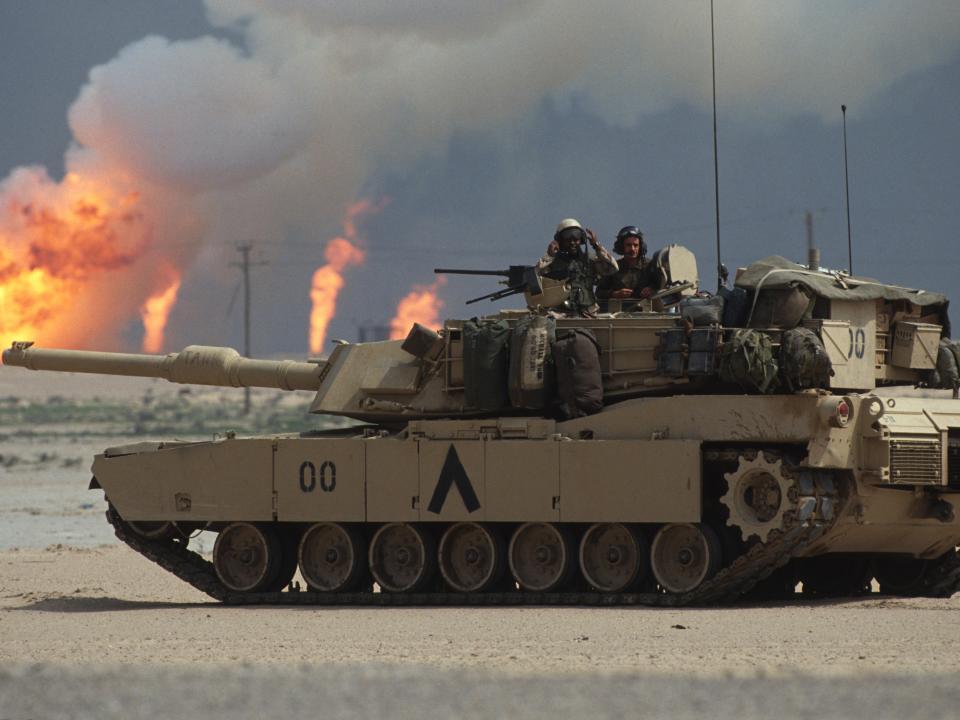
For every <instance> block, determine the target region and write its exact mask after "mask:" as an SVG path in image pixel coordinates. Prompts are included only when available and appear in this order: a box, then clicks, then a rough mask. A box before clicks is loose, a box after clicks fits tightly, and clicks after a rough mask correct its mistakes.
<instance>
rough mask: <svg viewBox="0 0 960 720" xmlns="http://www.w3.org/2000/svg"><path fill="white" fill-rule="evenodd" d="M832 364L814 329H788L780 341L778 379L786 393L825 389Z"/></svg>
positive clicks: (828, 383) (831, 370)
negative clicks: (781, 381) (807, 389)
mask: <svg viewBox="0 0 960 720" xmlns="http://www.w3.org/2000/svg"><path fill="white" fill-rule="evenodd" d="M832 374H833V364H832V363H831V362H830V356H829V355H827V350H826V348H824V346H823V342H822V341H821V340H820V338H819V337H817V334H816V333H815V332H813V330H809V329H807V328H794V329H793V330H787V331H786V332H785V333H784V334H783V337H782V339H781V340H780V378H781V380H783V384H784V385H785V386H786V388H787V390H789V391H791V392H793V391H796V390H803V389H804V388H826V387H828V386H829V385H830V376H831V375H832Z"/></svg>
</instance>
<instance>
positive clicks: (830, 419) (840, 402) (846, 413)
mask: <svg viewBox="0 0 960 720" xmlns="http://www.w3.org/2000/svg"><path fill="white" fill-rule="evenodd" d="M820 417H821V418H822V419H823V420H824V421H825V422H827V423H829V424H830V425H832V426H833V427H840V428H842V427H847V425H849V424H850V421H851V420H853V401H852V400H851V399H850V398H848V397H831V398H828V399H827V400H826V401H825V402H824V403H823V405H821V406H820Z"/></svg>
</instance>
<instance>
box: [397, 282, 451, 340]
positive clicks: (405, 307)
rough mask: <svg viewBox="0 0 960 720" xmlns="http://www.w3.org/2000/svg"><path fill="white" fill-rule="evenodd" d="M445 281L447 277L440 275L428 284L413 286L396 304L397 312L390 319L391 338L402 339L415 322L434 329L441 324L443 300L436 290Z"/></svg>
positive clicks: (444, 283)
mask: <svg viewBox="0 0 960 720" xmlns="http://www.w3.org/2000/svg"><path fill="white" fill-rule="evenodd" d="M446 283H447V279H446V278H445V277H442V276H441V277H438V278H437V279H436V280H435V281H434V282H433V283H432V284H430V285H414V286H413V290H411V291H410V292H409V293H408V294H407V295H406V296H405V297H404V298H403V299H402V300H401V301H400V304H399V305H397V314H396V316H395V317H394V318H393V320H391V321H390V339H391V340H403V339H404V338H405V337H406V336H407V333H408V332H410V328H411V327H413V324H414V323H415V322H418V323H420V324H421V325H424V326H426V327H428V328H434V329H435V328H439V327H440V326H441V325H443V323H442V322H441V320H440V311H441V310H442V309H443V300H441V299H440V297H439V296H438V295H437V291H438V290H439V289H440V288H441V287H443V286H444V285H446Z"/></svg>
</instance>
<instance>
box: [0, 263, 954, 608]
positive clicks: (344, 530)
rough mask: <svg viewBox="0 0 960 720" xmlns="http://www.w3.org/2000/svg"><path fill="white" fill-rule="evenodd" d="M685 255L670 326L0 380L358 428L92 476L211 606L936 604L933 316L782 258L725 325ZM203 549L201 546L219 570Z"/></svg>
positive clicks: (218, 356) (509, 329)
mask: <svg viewBox="0 0 960 720" xmlns="http://www.w3.org/2000/svg"><path fill="white" fill-rule="evenodd" d="M685 252H686V251H683V250H682V248H681V249H677V250H674V251H673V253H674V255H675V256H676V257H675V262H674V263H673V264H672V265H673V267H674V269H675V270H676V269H677V268H680V267H684V266H686V267H687V268H688V271H687V272H686V273H685V276H684V277H676V275H678V274H679V271H677V272H671V270H670V263H664V267H665V268H666V269H665V271H664V274H663V278H662V286H663V290H662V291H661V293H658V295H661V303H663V302H666V304H668V305H669V304H670V303H676V301H678V300H679V303H677V304H676V306H675V307H673V308H666V309H663V310H660V311H652V310H650V309H649V307H648V308H645V307H640V308H634V310H633V311H631V312H618V313H606V314H601V315H599V316H597V317H576V318H574V317H563V316H554V315H555V314H553V313H551V311H549V310H548V309H546V308H544V307H543V306H542V305H539V304H534V308H533V309H532V310H531V309H528V310H523V311H503V312H500V313H497V314H496V315H492V316H490V317H487V318H475V319H473V320H467V321H463V320H448V321H446V322H445V323H444V326H443V328H442V329H440V331H439V332H434V331H432V330H428V329H425V328H421V327H419V326H415V327H414V328H413V330H411V333H410V335H409V336H408V338H407V339H406V340H405V341H389V342H374V343H360V344H343V345H339V346H337V347H336V348H335V350H334V351H333V352H332V354H331V355H330V357H329V359H327V360H326V361H322V362H321V361H318V362H291V361H284V362H267V361H262V360H250V359H245V358H242V357H240V356H239V355H238V354H237V353H236V352H235V351H233V350H230V349H226V348H210V347H189V348H187V349H185V350H184V351H182V352H180V353H174V354H171V355H167V356H143V355H119V354H109V353H95V352H74V351H67V350H48V349H40V348H34V347H30V346H29V344H28V343H15V344H14V346H13V347H12V348H11V349H9V350H7V351H5V352H4V354H3V361H4V363H5V364H6V365H19V366H23V367H27V368H32V369H45V370H57V371H72V372H98V373H107V374H120V375H142V376H149V377H163V378H166V379H168V380H171V381H173V382H181V383H196V384H208V385H225V386H260V387H276V388H282V389H286V390H310V391H313V392H315V393H316V397H315V399H314V400H313V403H312V405H311V408H310V409H311V411H312V412H315V413H327V414H333V415H341V416H347V417H350V418H354V419H356V420H357V421H358V422H359V423H361V424H358V425H357V426H355V427H352V428H349V429H346V430H343V429H341V430H336V431H330V432H306V433H301V434H292V435H291V434H283V435H271V436H264V437H250V438H240V437H235V436H233V435H231V434H226V435H225V436H224V437H223V438H222V439H215V440H212V441H207V442H181V441H157V442H141V443H136V444H132V445H126V446H122V447H114V448H108V449H107V450H105V451H104V452H103V454H101V455H98V456H97V457H96V458H95V460H94V462H93V473H94V479H93V480H92V481H91V486H92V487H99V488H102V489H103V490H104V492H105V495H106V499H107V501H108V503H109V505H108V511H107V517H108V519H109V521H110V522H111V523H112V524H113V526H114V527H115V529H116V533H117V535H118V537H119V538H120V539H121V540H123V541H124V542H125V543H127V544H128V545H129V546H130V547H131V548H133V549H134V550H136V551H138V552H140V553H141V554H143V555H144V556H145V557H147V558H148V559H150V560H152V561H154V562H156V563H158V564H160V565H162V566H163V567H164V568H166V569H167V570H169V571H170V572H172V573H174V574H176V575H177V576H179V577H180V578H182V579H183V580H185V581H186V582H188V583H190V584H192V585H194V586H195V587H197V588H199V589H200V590H202V591H204V592H206V593H208V594H209V595H211V596H213V597H214V598H217V599H219V600H222V601H225V602H231V603H233V602H236V603H321V604H511V603H537V604H564V603H576V604H650V605H661V604H667V605H682V604H690V603H697V604H702V603H713V602H721V601H728V600H734V599H736V598H740V597H743V596H745V595H749V596H751V597H761V596H771V595H778V594H782V593H784V592H793V588H794V587H795V585H796V584H797V582H798V581H799V582H802V583H803V585H802V588H803V592H804V593H810V594H813V595H827V594H851V593H858V592H862V591H864V589H865V588H868V587H869V583H870V580H871V579H872V578H875V579H876V580H877V581H878V582H879V586H880V589H881V590H882V591H884V592H889V593H898V594H905V595H949V594H951V593H953V592H954V590H956V589H957V586H958V584H960V558H958V555H957V550H956V547H957V545H958V542H960V519H958V517H957V513H956V511H955V506H956V504H957V499H958V498H960V495H958V493H960V400H957V399H954V398H951V397H949V394H948V393H943V395H942V396H941V397H924V396H923V395H922V394H919V393H913V394H910V393H909V392H908V391H909V389H910V387H912V386H916V385H920V384H923V383H925V382H930V381H931V378H933V377H934V376H936V377H937V378H940V382H942V383H945V384H955V382H954V381H956V379H957V377H958V373H957V371H956V363H955V362H954V365H953V371H952V374H950V373H948V372H946V371H947V370H948V369H949V368H947V365H948V364H949V363H947V361H948V360H950V359H951V358H952V356H951V355H950V351H949V344H948V343H945V342H941V338H942V336H944V335H947V334H949V332H948V324H947V316H946V298H944V297H943V296H941V295H938V294H935V293H925V292H922V291H916V290H910V289H905V288H901V287H897V286H892V285H885V284H881V283H878V282H875V281H871V280H866V279H862V278H854V277H850V276H848V275H845V274H842V273H827V272H822V271H819V270H810V269H807V268H805V267H803V266H800V265H795V264H793V263H790V262H787V261H785V260H783V259H782V258H777V257H772V258H767V259H765V260H763V261H760V262H758V263H755V264H754V265H751V266H750V267H748V268H745V269H743V270H742V271H740V272H739V273H738V276H737V280H736V282H735V285H734V288H733V289H732V290H726V291H724V293H723V297H724V298H725V299H724V300H723V301H721V300H720V299H718V298H704V297H689V296H690V295H691V294H692V293H694V292H695V291H696V288H695V287H690V286H691V285H693V284H694V283H693V282H692V281H691V279H690V278H691V277H693V278H695V272H694V273H691V272H689V262H686V263H685V262H683V258H685V257H686V255H684V253H685ZM687 255H689V253H687ZM690 257H691V258H692V256H690ZM689 259H690V258H687V260H689ZM681 287H683V288H686V289H682V290H681V289H678V288H681ZM664 293H666V294H664ZM664 298H666V300H664ZM944 348H946V353H947V355H944V354H943V353H944V352H945V350H944ZM948 356H949V357H948ZM938 363H939V366H938ZM948 376H949V378H953V380H951V381H950V383H947V382H946V381H945V380H944V379H943V378H947V377H948ZM553 378H556V380H557V382H554V383H551V379H553ZM898 385H899V386H907V387H906V388H893V391H891V390H890V389H889V387H888V386H898ZM897 390H900V392H896V391H897ZM929 394H931V395H936V393H933V392H931V393H929ZM198 531H210V532H214V533H216V534H217V539H216V543H215V545H214V549H213V555H212V561H208V560H206V559H204V558H203V557H202V556H200V555H199V554H197V553H195V552H193V551H192V550H191V549H190V548H189V545H188V540H189V538H190V537H191V535H192V534H193V533H195V532H198ZM298 567H299V570H300V574H301V576H302V578H303V579H304V581H305V583H306V586H307V587H306V588H302V587H301V585H300V584H299V582H297V583H293V582H291V579H292V578H293V577H294V575H295V573H296V570H297V568H298Z"/></svg>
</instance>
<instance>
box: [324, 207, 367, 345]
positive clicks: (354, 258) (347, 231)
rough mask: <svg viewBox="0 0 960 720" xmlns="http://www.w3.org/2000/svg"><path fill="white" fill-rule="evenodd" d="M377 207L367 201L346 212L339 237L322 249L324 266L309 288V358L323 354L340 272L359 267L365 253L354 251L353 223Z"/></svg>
mask: <svg viewBox="0 0 960 720" xmlns="http://www.w3.org/2000/svg"><path fill="white" fill-rule="evenodd" d="M379 209H380V208H379V206H376V205H374V204H373V203H371V202H370V201H369V200H360V201H358V202H355V203H354V204H353V205H351V206H350V207H348V208H347V212H346V214H345V215H344V218H343V235H342V236H338V237H335V238H333V239H332V240H330V241H329V242H328V243H327V247H326V248H325V249H324V253H323V254H324V257H325V258H326V259H327V264H326V265H323V266H321V267H319V268H317V270H316V271H315V272H314V273H313V282H312V284H311V287H310V301H311V303H312V305H313V308H312V310H311V311H310V354H311V355H320V354H321V353H322V352H323V346H324V341H325V340H326V337H327V327H328V326H329V325H330V321H331V320H332V319H333V316H334V314H335V313H336V311H337V295H339V293H340V289H341V288H342V287H343V271H344V270H345V269H346V268H347V267H348V266H350V265H361V264H363V261H364V260H365V259H366V253H364V251H363V250H361V249H360V248H359V247H357V245H356V242H357V221H358V220H359V219H360V218H361V217H362V216H363V215H367V214H369V213H373V212H378V211H379Z"/></svg>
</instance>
